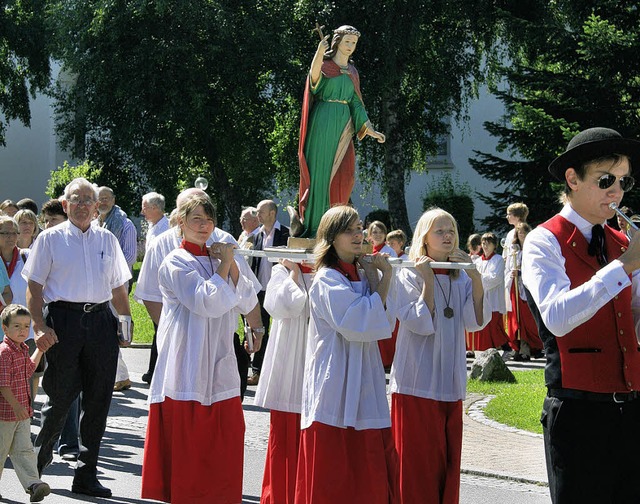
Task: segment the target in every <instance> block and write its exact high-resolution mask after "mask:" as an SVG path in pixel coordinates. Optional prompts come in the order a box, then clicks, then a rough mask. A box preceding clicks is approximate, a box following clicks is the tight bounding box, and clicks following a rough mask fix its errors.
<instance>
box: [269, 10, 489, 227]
mask: <svg viewBox="0 0 640 504" xmlns="http://www.w3.org/2000/svg"><path fill="white" fill-rule="evenodd" d="M492 12H493V7H492V3H491V2H484V1H482V0H481V1H479V2H448V1H420V0H389V1H384V2H383V1H373V2H367V3H362V2H361V1H356V0H344V1H342V2H340V3H339V4H336V3H326V2H321V1H317V0H305V1H302V0H301V1H299V2H297V4H296V10H295V19H296V22H297V25H296V26H297V27H298V29H299V30H300V31H299V33H297V34H296V37H297V39H298V40H299V41H300V44H299V46H298V47H296V52H295V53H294V54H293V55H292V58H291V61H292V63H293V64H294V67H297V68H299V70H298V72H299V76H298V78H297V79H288V80H286V81H283V89H284V90H286V92H287V93H288V96H289V99H288V100H283V101H282V103H281V107H280V108H279V109H278V117H277V119H276V121H277V124H278V128H279V129H278V133H279V134H277V135H274V136H273V137H272V153H273V154H274V162H275V163H276V164H277V165H278V167H279V168H280V169H281V170H282V171H283V172H285V173H288V174H289V175H286V176H284V178H288V179H289V180H290V179H292V178H294V176H295V175H291V174H295V173H297V170H298V165H297V157H296V152H297V140H298V132H297V128H298V124H299V110H300V98H301V96H302V88H303V82H304V76H305V74H306V73H307V72H308V69H309V65H310V63H311V58H312V56H313V53H314V51H315V47H316V45H317V43H318V38H317V36H316V35H314V34H311V28H312V27H313V25H314V23H315V21H318V22H319V23H320V24H323V25H325V26H326V27H327V30H325V32H326V33H328V29H329V28H331V29H333V28H337V27H338V26H340V25H342V24H345V23H346V24H351V25H353V26H355V27H356V28H357V29H358V30H359V31H360V32H361V33H362V36H361V38H360V41H359V42H358V48H357V50H356V53H355V55H354V62H355V65H356V67H357V68H358V71H359V73H360V78H361V87H362V94H363V98H364V102H365V106H366V107H367V112H368V114H369V117H370V118H371V120H372V122H373V123H374V125H376V126H377V128H378V129H379V130H380V131H382V132H384V133H385V134H386V135H387V142H386V143H385V144H384V145H379V144H378V143H377V142H375V141H373V140H372V139H371V138H367V139H365V140H364V141H363V142H362V143H358V142H356V143H357V145H356V149H357V152H358V155H359V161H358V169H359V172H360V174H359V176H360V179H361V180H365V181H369V182H374V181H376V182H377V181H379V182H381V183H382V187H383V189H384V192H385V196H386V199H387V203H388V206H389V212H390V215H391V225H392V227H393V228H401V229H404V230H405V231H406V232H409V233H411V228H410V225H409V221H408V216H407V209H406V201H405V195H404V189H405V186H406V184H407V183H409V181H410V177H411V172H412V171H413V170H416V171H424V170H427V169H428V164H427V162H426V160H427V156H428V155H429V154H434V153H435V151H436V147H437V140H438V137H439V136H440V135H443V134H448V133H449V131H448V128H449V127H448V121H447V119H449V118H452V119H453V120H457V119H463V117H464V114H465V106H466V103H467V100H468V99H469V98H470V97H472V96H474V95H475V93H476V89H477V86H478V84H479V82H481V80H482V78H483V55H485V54H486V50H487V49H488V48H490V47H491V44H492V41H493V36H494V34H493V30H492V28H491V27H492V26H493V17H492ZM276 79H278V76H277V75H276ZM292 85H293V86H294V87H292ZM292 107H294V111H292ZM294 114H295V117H297V118H298V120H292V117H293V116H294ZM275 140H277V141H275ZM296 180H297V179H296Z"/></svg>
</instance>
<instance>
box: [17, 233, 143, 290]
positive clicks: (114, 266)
mask: <svg viewBox="0 0 640 504" xmlns="http://www.w3.org/2000/svg"><path fill="white" fill-rule="evenodd" d="M22 276H23V277H24V278H25V279H26V280H27V281H29V280H33V281H35V282H37V283H39V284H40V285H42V286H44V289H43V291H42V296H43V298H44V301H45V303H51V302H53V301H70V302H74V303H103V302H105V301H109V300H110V299H111V297H112V295H111V291H112V289H115V288H116V287H120V286H121V285H124V284H125V283H126V282H127V281H128V280H129V279H130V278H131V273H130V271H129V267H128V266H127V262H126V261H125V258H124V255H123V254H122V250H121V249H120V244H119V243H118V240H117V239H116V237H115V236H114V235H113V233H111V231H107V230H106V229H104V228H101V227H96V226H89V229H87V231H85V232H84V233H83V232H82V231H81V230H80V229H79V228H77V227H76V226H75V225H73V224H72V223H71V221H65V222H63V223H61V224H58V225H57V226H55V227H52V228H50V229H45V230H44V231H43V232H42V233H40V235H39V236H38V239H37V240H36V241H35V243H34V245H33V248H32V249H31V252H30V254H29V260H28V261H27V264H26V265H25V267H24V269H23V270H22Z"/></svg>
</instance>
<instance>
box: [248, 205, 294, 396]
mask: <svg viewBox="0 0 640 504" xmlns="http://www.w3.org/2000/svg"><path fill="white" fill-rule="evenodd" d="M257 208H258V221H259V222H260V224H262V226H261V227H260V232H259V233H258V234H257V235H256V237H255V244H254V247H253V248H254V249H255V250H264V249H265V248H268V247H280V246H282V245H286V244H287V240H288V239H289V228H288V227H286V226H283V225H282V224H280V222H279V221H278V219H277V215H278V207H277V205H276V204H275V203H274V202H273V201H271V200H263V201H261V202H260V203H258V207H257ZM271 266H272V265H271V263H270V262H269V261H268V260H267V258H265V257H257V258H255V260H254V262H253V265H252V269H253V272H254V273H255V275H256V276H257V277H258V280H259V281H260V284H262V290H261V291H260V292H259V293H258V301H259V303H260V311H261V314H262V325H263V326H264V331H265V334H264V336H263V338H262V346H261V347H260V350H258V351H257V352H256V353H255V354H254V355H253V361H252V363H251V369H252V371H253V375H252V376H251V377H250V378H249V380H248V384H249V385H257V384H258V380H259V379H260V370H261V369H262V360H263V359H264V353H265V351H266V349H267V344H268V343H269V318H270V317H269V314H268V313H267V311H266V310H265V309H264V307H263V305H264V294H265V290H266V289H267V284H268V283H269V279H270V278H271Z"/></svg>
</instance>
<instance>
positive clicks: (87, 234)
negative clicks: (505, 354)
mask: <svg viewBox="0 0 640 504" xmlns="http://www.w3.org/2000/svg"><path fill="white" fill-rule="evenodd" d="M64 194H65V199H64V201H63V202H62V205H63V207H64V210H65V212H66V213H67V215H68V217H69V220H68V221H66V222H63V223H62V224H59V225H58V226H55V227H53V228H50V229H47V230H45V231H43V232H42V233H41V235H40V236H39V237H38V240H36V243H35V245H34V247H33V249H32V251H31V254H30V258H29V260H28V261H27V264H26V265H25V267H24V269H23V270H22V275H23V276H24V278H25V279H26V280H27V281H28V287H27V305H28V307H29V310H30V311H31V314H32V316H33V329H34V332H35V340H36V344H37V346H38V348H40V350H42V351H44V352H46V353H47V362H48V367H47V370H46V371H45V374H44V377H43V380H42V388H43V389H44V391H45V392H46V394H47V395H48V396H49V400H48V404H47V406H46V407H45V408H43V410H42V427H41V429H40V432H39V434H38V436H37V438H36V441H35V447H36V452H37V454H38V471H39V473H40V474H42V471H43V470H44V469H45V468H46V467H47V466H48V465H49V464H50V463H51V462H52V459H53V454H52V451H53V446H54V444H55V442H56V441H57V439H58V436H59V434H60V431H61V430H62V426H63V423H64V420H65V418H66V416H67V412H68V410H69V406H70V405H71V403H72V402H73V401H74V400H75V399H76V397H77V396H78V394H79V393H80V392H82V410H83V415H82V419H81V421H80V436H81V439H82V446H81V447H80V455H79V457H78V463H77V465H76V468H75V476H74V479H73V486H72V487H71V490H72V492H74V493H81V494H86V495H91V496H96V497H110V496H111V490H109V489H108V488H105V487H104V486H102V485H101V484H100V482H99V481H98V478H97V472H98V469H97V465H98V452H99V450H100V442H101V440H102V436H103V435H104V431H105V428H106V425H107V415H108V413H109V405H110V403H111V395H112V393H113V383H114V380H115V375H116V364H117V360H118V332H119V331H122V332H124V333H125V334H123V339H129V337H130V336H131V334H130V333H129V334H126V333H127V332H128V328H130V321H131V310H130V307H129V297H128V295H127V282H128V281H129V279H130V278H131V273H130V272H129V268H128V267H127V262H126V260H125V258H124V255H123V253H122V250H121V248H120V245H119V244H118V240H117V239H116V237H115V236H114V235H113V234H112V233H110V232H109V231H107V230H106V229H103V228H101V227H98V226H92V225H91V221H92V219H93V215H94V212H95V211H96V203H97V200H98V194H97V191H96V189H95V187H94V186H93V185H92V184H91V183H90V182H89V181H87V180H86V179H83V178H78V179H75V180H73V181H72V182H71V183H70V184H69V185H68V186H67V187H66V188H65V192H64ZM109 302H111V303H112V304H113V306H114V308H115V310H116V311H117V313H118V315H119V317H118V318H116V317H115V316H114V315H113V313H112V312H111V310H110V308H109ZM44 303H46V307H44V310H43V305H44Z"/></svg>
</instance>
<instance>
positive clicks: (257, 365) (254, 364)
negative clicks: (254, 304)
mask: <svg viewBox="0 0 640 504" xmlns="http://www.w3.org/2000/svg"><path fill="white" fill-rule="evenodd" d="M264 295H265V291H260V292H258V303H260V316H261V317H262V325H263V326H264V336H263V337H262V345H261V346H260V350H258V351H257V352H256V353H254V354H253V360H252V361H251V369H252V370H253V372H254V373H258V374H260V370H261V369H262V361H263V360H264V353H265V352H266V350H267V343H269V324H270V322H271V316H270V315H269V312H267V310H265V309H264V307H263V305H264Z"/></svg>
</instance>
